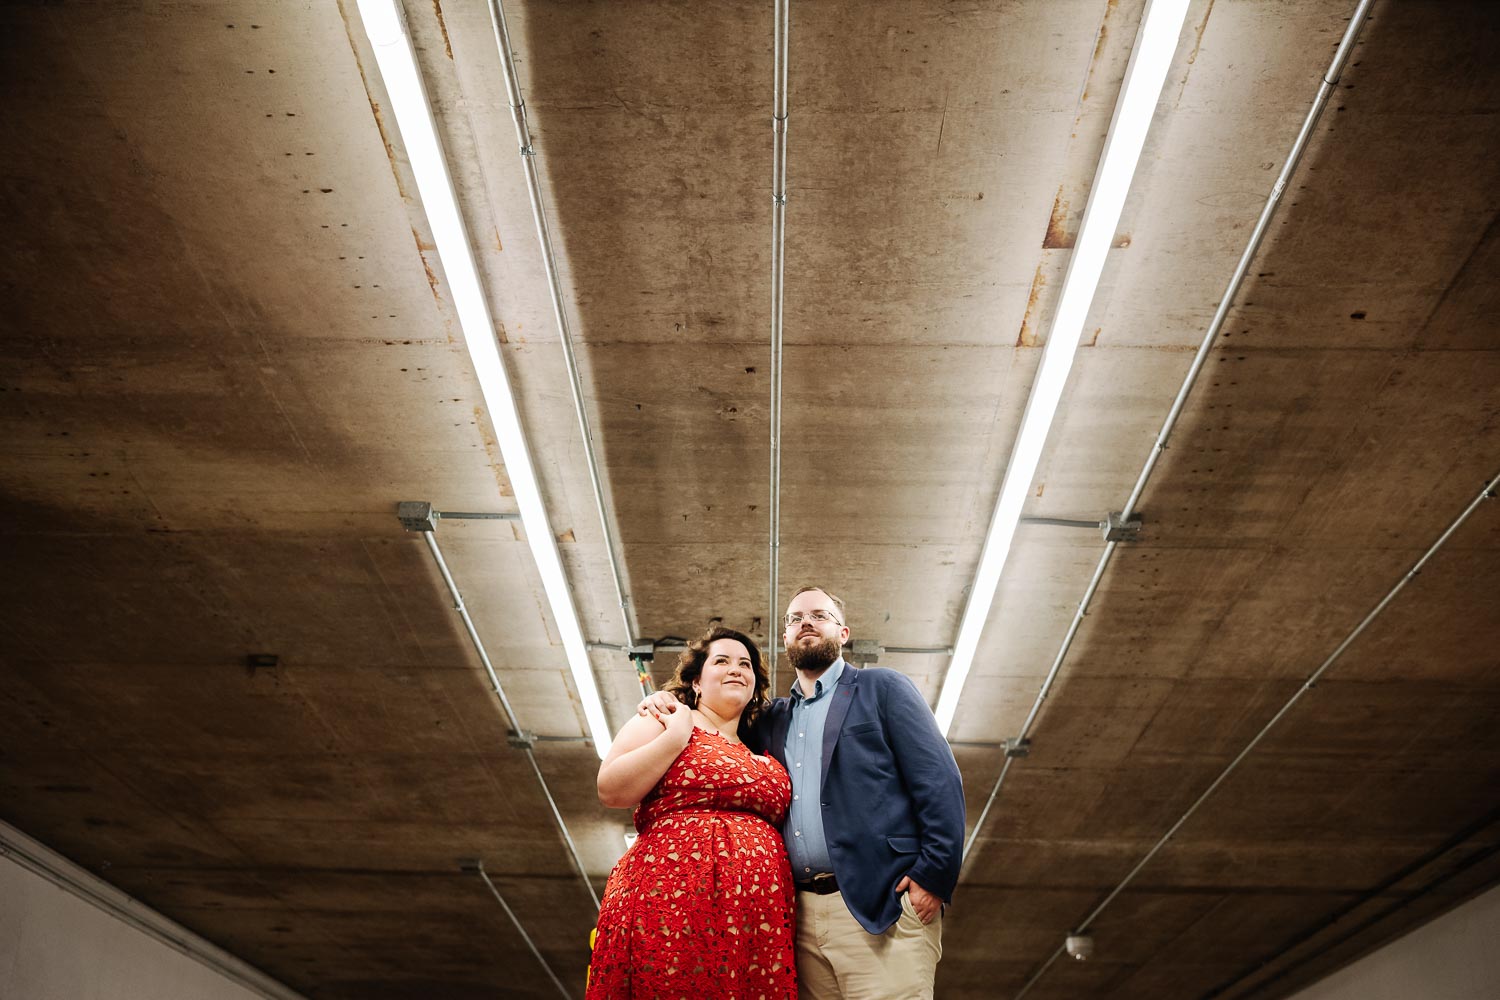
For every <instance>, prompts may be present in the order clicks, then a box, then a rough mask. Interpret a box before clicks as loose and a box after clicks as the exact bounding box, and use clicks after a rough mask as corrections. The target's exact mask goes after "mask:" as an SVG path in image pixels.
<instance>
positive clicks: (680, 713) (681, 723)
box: [652, 691, 693, 747]
mask: <svg viewBox="0 0 1500 1000" xmlns="http://www.w3.org/2000/svg"><path fill="white" fill-rule="evenodd" d="M664 693H665V692H662V691H658V692H657V694H664ZM652 697H653V698H654V697H655V695H652ZM668 697H671V696H670V695H668ZM668 710H669V712H670V714H669V715H668V716H667V717H666V719H662V718H661V717H660V716H658V717H657V720H656V721H658V722H660V723H661V724H662V725H663V726H665V727H666V728H667V732H666V735H667V736H669V737H671V739H672V742H673V743H674V744H677V745H679V746H681V747H686V746H687V745H688V742H689V741H690V740H692V738H693V710H692V709H691V708H688V707H687V706H686V705H684V704H683V703H682V702H680V701H678V700H677V699H676V698H672V704H671V705H670V706H669V709H668Z"/></svg>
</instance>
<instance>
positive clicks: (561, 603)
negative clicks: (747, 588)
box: [358, 0, 610, 760]
mask: <svg viewBox="0 0 1500 1000" xmlns="http://www.w3.org/2000/svg"><path fill="white" fill-rule="evenodd" d="M358 3H359V14H360V18H361V19H362V20H363V21H364V24H365V34H366V35H368V36H369V39H370V45H371V46H372V47H373V48H374V50H375V61H376V63H377V64H378V65H379V67H380V75H381V78H382V79H383V80H384V81H385V89H386V93H388V94H389V95H390V99H391V107H392V110H394V111H395V113H396V127H397V128H398V130H399V131H400V133H401V138H402V140H403V141H404V143H405V145H406V155H407V158H408V159H409V160H410V161H411V168H412V172H413V173H414V174H415V175H416V178H417V190H418V191H419V192H420V193H421V195H422V206H423V208H424V209H425V210H426V212H427V221H428V223H429V224H430V225H431V226H432V236H433V239H434V240H435V241H436V243H437V251H438V256H439V257H440V258H441V259H442V262H443V273H444V274H445V275H446V276H447V278H448V287H449V289H450V290H451V291H452V293H453V305H454V308H455V309H456V310H457V312H458V324H459V328H460V330H462V332H463V337H464V343H465V344H466V345H467V346H468V348H469V358H470V360H471V361H472V362H473V363H474V375H475V376H476V377H477V378H478V379H479V389H480V392H481V393H483V395H484V403H485V406H486V408H488V410H489V412H490V420H491V422H492V423H493V424H494V427H495V436H496V437H497V438H498V439H499V441H500V454H501V456H502V457H503V458H504V460H505V472H506V474H507V475H508V476H509V477H510V484H511V488H512V489H513V490H514V491H515V496H516V504H517V506H518V507H520V511H521V521H522V523H523V524H524V525H525V526H526V541H527V543H528V544H529V545H530V546H531V556H532V558H533V559H535V560H536V568H537V572H538V573H540V574H541V577H542V587H543V589H544V590H545V591H546V593H547V603H548V604H549V605H551V607H552V616H553V618H554V619H555V620H556V622H557V630H558V633H559V634H560V635H561V636H562V644H563V650H564V651H565V652H566V653H567V657H568V667H569V669H570V670H571V671H572V674H573V683H574V684H575V685H576V686H577V688H578V696H579V699H580V700H581V701H582V702H583V714H584V718H585V719H586V720H587V722H588V727H589V735H590V737H591V738H592V739H593V741H594V749H595V750H596V751H598V754H599V757H600V759H601V760H602V759H603V757H604V754H605V752H606V751H608V749H609V744H610V731H609V725H608V723H607V722H606V721H605V719H604V706H603V704H602V703H601V702H600V701H599V688H598V686H597V685H596V684H595V682H594V671H593V668H592V666H591V665H590V663H589V654H588V647H587V645H585V643H584V638H583V631H582V629H581V628H580V627H579V624H578V611H577V609H576V608H574V606H573V594H572V591H571V590H570V589H569V588H568V578H567V575H566V574H565V573H564V572H563V566H562V557H561V555H560V554H559V553H558V550H557V540H556V539H555V538H554V537H553V535H552V526H551V524H550V523H549V522H548V519H547V509H546V507H545V506H544V505H543V503H542V491H541V487H540V485H539V484H538V483H537V478H536V469H535V467H534V466H533V465H532V463H531V452H530V449H528V448H527V446H526V435H525V433H524V432H523V431H522V429H521V417H520V413H519V412H518V411H517V410H516V400H515V397H514V396H513V395H512V394H511V389H510V380H509V379H508V378H507V376H506V373H505V363H504V362H503V361H502V360H501V358H500V350H499V348H498V347H497V346H496V339H495V325H494V322H493V320H492V319H491V317H490V307H489V303H488V302H487V301H486V300H485V296H484V287H483V285H482V284H481V283H480V281H479V269H478V267H477V266H476V265H475V262H474V250H473V245H472V244H471V243H470V242H469V234H468V231H467V229H466V228H465V226H464V221H463V216H462V215H461V214H459V210H458V197H457V195H456V194H455V193H454V191H453V180H452V177H451V176H450V175H449V173H448V161H447V159H446V158H445V157H444V156H443V147H442V142H441V140H439V138H438V134H437V125H436V123H435V122H434V121H433V118H432V109H431V106H430V105H429V104H428V100H427V88H426V87H425V86H423V84H422V74H421V72H420V71H419V70H418V68H417V57H416V53H415V52H414V51H413V49H412V44H411V36H410V34H408V32H407V28H406V16H405V12H404V11H403V10H402V8H401V5H400V3H399V2H398V0H358Z"/></svg>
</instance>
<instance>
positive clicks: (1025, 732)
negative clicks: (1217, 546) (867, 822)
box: [964, 0, 1373, 1000]
mask: <svg viewBox="0 0 1500 1000" xmlns="http://www.w3.org/2000/svg"><path fill="white" fill-rule="evenodd" d="M1371 3H1373V0H1359V7H1358V9H1357V11H1356V15H1355V16H1354V17H1352V18H1351V19H1350V23H1349V28H1348V29H1346V31H1345V33H1344V37H1343V40H1342V42H1341V43H1340V45H1339V47H1338V50H1337V51H1336V52H1335V53H1334V56H1333V62H1332V63H1331V65H1330V68H1329V70H1328V71H1327V72H1325V73H1324V74H1323V75H1322V76H1321V77H1320V78H1319V86H1318V90H1317V93H1316V95H1315V96H1314V98H1313V103H1312V106H1311V107H1310V108H1309V109H1308V113H1307V115H1306V116H1305V117H1304V119H1303V122H1302V127H1301V128H1300V129H1299V131H1298V133H1297V136H1296V139H1295V140H1294V141H1293V143H1292V147H1291V149H1290V150H1289V151H1288V153H1287V158H1286V162H1285V163H1284V164H1283V165H1282V168H1281V171H1280V173H1279V174H1278V176H1277V178H1276V181H1275V183H1274V184H1273V185H1272V187H1271V191H1270V193H1269V194H1268V195H1267V196H1266V201H1265V204H1264V205H1263V206H1262V207H1261V212H1260V216H1259V218H1258V219H1257V221H1256V224H1255V228H1254V229H1253V230H1252V231H1251V234H1250V238H1249V240H1248V241H1247V242H1246V245H1245V249H1244V251H1243V252H1242V253H1241V254H1240V259H1239V262H1238V263H1237V264H1236V265H1235V269H1234V271H1233V272H1232V273H1231V275H1230V279H1229V283H1228V286H1227V287H1226V288H1225V292H1224V294H1223V296H1221V297H1220V299H1219V305H1218V307H1217V308H1216V309H1215V311H1214V316H1213V319H1212V320H1210V322H1209V325H1208V329H1207V331H1206V332H1205V333H1204V336H1203V339H1202V340H1201V341H1200V343H1199V345H1198V348H1197V350H1196V351H1195V352H1194V356H1193V361H1192V363H1191V365H1190V366H1189V368H1188V371H1187V374H1186V375H1185V376H1184V378H1183V381H1182V385H1181V386H1180V387H1179V388H1178V390H1177V395H1176V397H1175V398H1174V399H1173V401H1172V404H1171V406H1170V407H1169V408H1168V411H1167V415H1166V417H1165V419H1164V420H1163V422H1162V428H1161V430H1160V431H1159V432H1158V434H1157V437H1156V442H1155V443H1154V444H1153V445H1152V446H1151V449H1150V450H1149V451H1148V453H1147V456H1146V461H1145V463H1144V465H1143V466H1142V468H1141V471H1140V473H1139V475H1138V476H1137V478H1136V482H1135V485H1134V487H1132V489H1131V492H1130V496H1129V498H1128V499H1127V500H1126V501H1125V505H1124V507H1123V508H1122V510H1121V512H1120V518H1121V520H1122V521H1123V520H1125V519H1128V518H1129V517H1130V516H1131V515H1133V514H1134V513H1135V512H1136V506H1137V505H1138V504H1139V503H1140V498H1141V493H1142V492H1143V491H1144V490H1145V488H1146V483H1147V482H1148V481H1149V480H1150V478H1151V475H1152V473H1153V472H1154V471H1155V468H1156V462H1157V460H1158V459H1159V458H1160V457H1161V453H1162V452H1163V451H1165V450H1166V449H1167V441H1168V439H1169V438H1170V436H1171V433H1172V430H1173V428H1174V427H1175V426H1176V424H1177V421H1178V419H1179V418H1180V416H1181V414H1182V409H1183V406H1184V405H1185V404H1186V401H1187V397H1188V395H1189V394H1190V393H1191V392H1192V389H1193V386H1194V385H1195V384H1196V383H1197V380H1198V375H1199V374H1200V373H1201V371H1202V369H1203V366H1204V364H1205V363H1206V362H1207V360H1208V355H1209V352H1210V350H1211V349H1212V348H1213V345H1214V342H1215V341H1216V340H1217V339H1218V335H1219V331H1220V330H1221V329H1222V328H1223V325H1224V321H1225V319H1226V318H1227V317H1228V313H1229V309H1230V306H1231V305H1232V304H1233V302H1234V299H1235V296H1236V295H1237V294H1238V293H1239V288H1240V286H1241V285H1242V284H1243V283H1244V279H1245V276H1246V275H1247V274H1248V272H1249V269H1250V263H1251V261H1252V260H1253V259H1254V257H1255V255H1256V253H1258V252H1259V250H1260V244H1261V241H1262V240H1263V239H1264V237H1265V233H1266V230H1267V229H1268V228H1269V226H1270V221H1271V218H1272V216H1273V215H1274V214H1275V211H1276V208H1277V207H1278V206H1279V204H1280V202H1281V196H1282V193H1283V191H1284V190H1285V188H1286V185H1287V183H1288V181H1289V180H1290V179H1291V176H1292V174H1293V173H1294V172H1295V171H1296V168H1297V166H1298V165H1299V164H1300V163H1301V159H1302V154H1303V152H1304V151H1305V150H1306V147H1307V143H1308V140H1309V139H1310V138H1311V135H1312V130H1313V128H1314V127H1316V125H1317V122H1318V120H1319V118H1320V117H1321V115H1322V111H1323V108H1324V106H1325V105H1326V104H1327V103H1328V97H1329V95H1330V94H1331V93H1332V92H1333V88H1334V86H1335V85H1336V84H1337V81H1338V77H1339V75H1340V74H1341V73H1342V70H1343V64H1344V63H1345V62H1346V61H1347V59H1348V57H1349V53H1350V51H1351V50H1352V48H1353V42H1354V39H1355V38H1356V37H1357V36H1358V34H1359V27H1360V25H1361V24H1362V23H1363V20H1364V19H1363V16H1362V15H1363V14H1364V12H1365V11H1366V10H1367V9H1368V8H1369V6H1370V4H1371ZM1330 76H1331V77H1333V81H1332V82H1330V81H1329V79H1328V77H1330ZM1118 545H1119V543H1118V542H1113V541H1112V542H1109V543H1108V544H1106V545H1105V547H1104V551H1103V552H1102V553H1101V554H1100V557H1099V561H1098V563H1097V564H1096V565H1095V567H1094V573H1093V575H1092V577H1091V578H1090V579H1089V582H1088V585H1087V586H1086V587H1085V588H1084V592H1083V596H1082V598H1081V599H1080V600H1079V602H1078V608H1077V610H1076V611H1075V612H1074V614H1073V618H1072V621H1071V622H1069V624H1068V628H1067V631H1066V632H1065V633H1064V635H1063V639H1062V643H1061V645H1060V646H1059V648H1058V651H1057V654H1056V655H1055V656H1054V657H1053V660H1052V666H1051V667H1050V668H1049V669H1048V671H1047V674H1046V676H1045V677H1044V678H1043V680H1042V686H1041V689H1040V690H1039V691H1038V692H1037V696H1036V698H1035V699H1034V700H1033V702H1032V705H1031V710H1030V711H1029V712H1028V714H1027V716H1026V721H1025V722H1024V723H1023V724H1022V726H1021V730H1020V733H1019V735H1018V736H1017V737H1016V742H1017V744H1018V745H1019V744H1020V741H1023V740H1026V739H1027V738H1028V737H1029V734H1030V732H1031V729H1032V727H1033V726H1034V725H1035V723H1036V720H1037V717H1038V715H1039V714H1040V713H1041V709H1042V704H1043V702H1045V701H1046V700H1047V697H1048V695H1050V694H1051V691H1052V686H1053V684H1054V683H1055V682H1056V680H1057V676H1058V673H1059V672H1060V670H1061V669H1062V665H1063V662H1064V661H1065V660H1066V658H1067V655H1068V652H1069V651H1070V650H1071V649H1072V646H1073V640H1074V639H1075V638H1076V637H1077V635H1078V631H1079V629H1080V628H1081V627H1082V625H1083V619H1084V618H1085V617H1087V615H1088V610H1089V606H1090V604H1092V603H1093V599H1094V595H1095V593H1096V592H1097V591H1098V589H1099V584H1100V582H1101V581H1102V580H1103V577H1104V572H1105V570H1106V569H1108V568H1109V565H1110V562H1111V561H1112V560H1113V558H1114V554H1115V550H1116V549H1117V548H1118ZM1005 774H1006V769H1002V770H1001V772H1000V777H999V779H998V780H997V781H996V782H995V785H994V787H993V788H992V789H991V790H990V796H989V799H988V800H987V801H986V804H985V810H984V814H983V815H988V813H989V811H990V805H991V804H992V803H993V802H994V800H995V797H996V796H997V795H998V794H999V792H1000V787H1001V782H1002V781H1003V779H1004V777H1005ZM978 837H979V826H977V825H976V826H975V828H974V832H973V833H972V834H971V835H970V838H969V842H968V843H967V844H966V845H965V847H964V856H965V859H967V857H968V854H969V851H970V849H971V848H972V847H973V845H974V843H975V841H976V840H977V839H978ZM1029 988H1030V987H1029V986H1028V987H1026V989H1029ZM1024 995H1025V989H1023V990H1022V992H1021V993H1020V994H1018V995H1017V1000H1019V998H1020V997H1021V996H1024Z"/></svg>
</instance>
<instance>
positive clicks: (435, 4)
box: [432, 0, 453, 59]
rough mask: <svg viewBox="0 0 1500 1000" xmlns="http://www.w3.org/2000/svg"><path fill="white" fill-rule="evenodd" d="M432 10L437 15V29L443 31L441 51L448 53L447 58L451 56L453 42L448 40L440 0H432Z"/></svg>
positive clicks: (446, 25)
mask: <svg viewBox="0 0 1500 1000" xmlns="http://www.w3.org/2000/svg"><path fill="white" fill-rule="evenodd" d="M432 12H433V13H434V14H436V15H437V23H438V30H439V31H441V32H442V33H443V51H444V52H446V53H448V58H449V59H452V58H453V43H452V42H451V41H449V40H448V22H447V21H445V20H443V4H442V2H441V0H432Z"/></svg>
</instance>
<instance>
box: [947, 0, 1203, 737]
mask: <svg viewBox="0 0 1500 1000" xmlns="http://www.w3.org/2000/svg"><path fill="white" fill-rule="evenodd" d="M1187 7H1188V0H1150V2H1149V3H1148V4H1147V5H1146V12H1145V14H1144V15H1143V16H1142V17H1141V27H1140V31H1139V32H1138V33H1137V35H1136V39H1135V48H1134V49H1133V50H1132V51H1131V53H1130V64H1129V66H1127V67H1126V70H1125V80H1124V83H1123V85H1122V86H1121V88H1120V97H1119V100H1118V101H1116V103H1115V114H1114V118H1113V120H1112V121H1111V122H1110V124H1109V133H1108V136H1107V137H1106V139H1105V141H1104V153H1103V155H1102V156H1100V158H1099V168H1098V170H1097V171H1096V172H1095V174H1094V186H1093V188H1092V189H1091V190H1090V191H1089V200H1088V205H1087V206H1086V207H1085V208H1084V212H1083V221H1082V223H1081V224H1080V226H1079V230H1078V239H1077V240H1076V241H1075V243H1074V246H1073V256H1072V258H1071V259H1070V260H1069V261H1068V273H1067V275H1066V277H1064V278H1063V286H1062V294H1061V297H1060V298H1059V300H1058V306H1057V313H1056V315H1055V316H1054V317H1053V319H1052V328H1051V331H1050V332H1049V334H1048V336H1047V343H1046V346H1045V347H1043V348H1042V362H1041V365H1040V366H1039V367H1038V368H1037V373H1036V381H1035V382H1033V383H1032V386H1031V396H1030V398H1028V399H1027V401H1026V412H1025V414H1024V415H1023V416H1022V417H1021V430H1020V433H1019V434H1017V435H1016V445H1015V449H1014V450H1013V451H1012V452H1011V454H1010V462H1009V464H1008V465H1007V466H1006V469H1005V480H1004V482H1003V483H1002V484H1001V486H1000V498H999V500H997V501H996V503H995V512H994V515H993V516H992V517H991V518H990V530H989V534H988V535H986V536H985V540H984V549H983V550H982V551H981V553H980V556H979V569H978V571H977V572H976V573H975V574H974V583H973V586H972V587H970V589H969V600H968V603H967V604H966V605H965V606H964V613H963V618H962V619H961V620H960V622H959V626H958V639H957V640H956V641H955V642H954V643H953V659H952V661H951V662H950V663H949V665H948V673H947V675H946V676H945V677H944V678H943V690H942V693H941V694H939V695H938V703H937V711H936V714H937V722H938V726H939V728H941V729H942V731H943V732H944V733H945V734H946V733H947V732H948V730H949V728H950V727H951V726H952V725H953V716H954V713H955V712H957V711H958V699H959V695H960V694H961V693H962V692H963V689H964V682H965V681H967V680H968V677H969V670H970V668H972V667H973V665H974V654H975V652H976V651H977V650H978V648H979V636H980V633H981V632H983V630H984V623H985V621H986V620H987V619H988V618H989V614H990V606H991V605H992V604H993V603H994V600H995V589H996V587H998V586H999V584H1000V573H1001V571H1002V570H1003V569H1004V568H1005V558H1006V556H1008V555H1009V554H1010V543H1011V541H1012V540H1013V539H1014V538H1015V534H1016V525H1017V524H1018V523H1019V522H1020V520H1021V507H1022V505H1023V504H1024V503H1025V501H1026V495H1027V494H1028V493H1029V492H1030V491H1031V481H1032V479H1034V478H1035V476H1036V468H1037V465H1038V464H1040V462H1041V459H1042V447H1043V445H1045V444H1046V442H1047V433H1048V431H1049V430H1051V428H1052V419H1053V417H1055V416H1056V415H1057V406H1058V403H1059V402H1060V401H1061V399H1062V391H1063V386H1064V385H1065V384H1066V383H1067V381H1068V372H1069V371H1070V370H1071V369H1072V367H1073V357H1074V355H1075V354H1076V353H1077V352H1078V340H1079V337H1080V336H1081V335H1082V334H1083V324H1084V321H1085V320H1086V319H1087V318H1088V312H1089V306H1090V305H1091V304H1092V303H1093V301H1094V292H1095V290H1096V289H1098V287H1099V275H1100V274H1101V273H1102V272H1103V270H1104V259H1105V255H1106V254H1107V253H1108V251H1109V245H1110V243H1111V242H1112V241H1113V240H1114V234H1115V227H1116V226H1118V225H1119V222H1120V212H1121V210H1122V209H1123V208H1124V207H1125V195H1126V194H1127V193H1129V191H1130V182H1131V179H1132V178H1133V177H1134V176H1135V167H1136V163H1137V162H1138V161H1139V160H1140V156H1141V147H1142V146H1143V145H1144V144H1145V142H1146V131H1147V129H1149V128H1150V126H1151V117H1152V115H1153V114H1154V113H1155V111H1156V102H1157V101H1158V100H1159V99H1160V98H1161V88H1162V84H1163V83H1164V82H1165V81H1166V78H1167V70H1168V69H1169V68H1170V67H1171V65H1172V56H1173V54H1174V53H1175V52H1176V51H1177V39H1178V37H1179V36H1180V35H1181V34H1182V23H1183V20H1184V19H1185V18H1186V17H1187Z"/></svg>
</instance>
